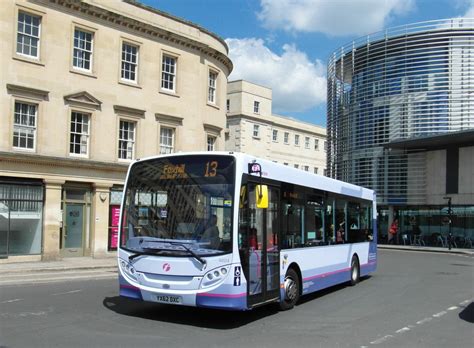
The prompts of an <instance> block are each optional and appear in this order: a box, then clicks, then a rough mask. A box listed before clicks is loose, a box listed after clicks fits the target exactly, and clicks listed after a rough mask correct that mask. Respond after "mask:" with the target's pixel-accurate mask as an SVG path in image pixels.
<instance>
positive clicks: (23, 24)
mask: <svg viewBox="0 0 474 348" xmlns="http://www.w3.org/2000/svg"><path fill="white" fill-rule="evenodd" d="M40 29H41V17H38V16H33V15H31V14H29V13H25V12H22V11H20V12H18V31H17V38H16V53H18V54H22V55H25V56H29V57H32V58H39V44H40V33H41V31H40Z"/></svg>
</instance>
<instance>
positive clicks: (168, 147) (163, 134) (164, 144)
mask: <svg viewBox="0 0 474 348" xmlns="http://www.w3.org/2000/svg"><path fill="white" fill-rule="evenodd" d="M173 152H174V129H173V128H167V127H161V128H160V154H167V153H173Z"/></svg>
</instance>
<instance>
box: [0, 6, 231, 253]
mask: <svg viewBox="0 0 474 348" xmlns="http://www.w3.org/2000/svg"><path fill="white" fill-rule="evenodd" d="M0 28H1V29H0V38H1V42H2V46H1V47H2V50H1V52H0V58H1V62H2V64H1V66H2V68H1V69H2V73H1V75H0V85H1V86H2V89H1V92H0V124H1V126H0V258H4V259H5V258H6V259H7V260H6V261H5V260H3V262H10V261H19V260H40V259H43V260H49V259H58V258H61V257H66V256H83V255H85V256H88V255H91V256H94V257H102V256H106V255H107V254H108V253H109V251H110V250H113V249H114V247H115V246H116V243H117V241H116V237H117V227H116V226H117V223H118V215H117V213H118V205H119V204H120V200H121V191H120V190H121V189H122V185H123V183H124V179H125V175H126V170H127V167H128V164H129V163H130V161H131V160H133V159H135V158H141V157H146V156H151V155H156V154H159V153H169V152H178V151H188V150H206V149H214V150H224V129H225V127H226V115H225V112H226V109H225V105H226V84H227V77H228V75H229V74H230V72H231V70H232V62H231V61H230V59H229V58H228V47H227V45H226V44H225V42H224V41H223V40H222V39H221V38H219V37H217V36H216V35H214V34H212V33H210V32H209V31H207V30H206V29H204V28H201V27H199V26H197V25H195V24H193V23H190V22H187V21H185V20H182V19H179V18H176V17H173V16H171V15H169V14H166V13H163V12H160V11H158V10H156V9H153V8H150V7H147V6H144V5H141V4H139V3H137V2H135V1H133V0H122V1H108V0H83V1H76V0H15V1H14V0H5V1H2V11H0ZM0 262H2V261H0Z"/></svg>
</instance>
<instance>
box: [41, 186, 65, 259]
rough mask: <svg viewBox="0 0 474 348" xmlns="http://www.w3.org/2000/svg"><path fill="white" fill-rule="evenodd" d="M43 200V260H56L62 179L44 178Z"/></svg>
mask: <svg viewBox="0 0 474 348" xmlns="http://www.w3.org/2000/svg"><path fill="white" fill-rule="evenodd" d="M44 183H45V202H44V221H43V253H42V257H41V259H42V260H43V261H49V260H58V259H60V258H61V254H60V249H59V245H60V238H61V233H60V228H61V224H62V219H63V216H62V212H61V190H62V185H63V184H64V183H65V181H64V180H50V179H45V180H44Z"/></svg>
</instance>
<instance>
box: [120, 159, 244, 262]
mask: <svg viewBox="0 0 474 348" xmlns="http://www.w3.org/2000/svg"><path fill="white" fill-rule="evenodd" d="M234 182H235V160H234V158H233V157H230V156H222V155H220V156H218V155H211V156H209V155H189V156H177V157H162V158H154V159H150V160H147V161H140V162H137V163H134V164H133V165H132V167H131V169H130V173H129V176H128V181H127V186H126V189H125V202H124V205H123V211H122V229H121V238H120V246H121V248H123V249H126V250H129V251H132V252H134V253H136V254H141V253H143V254H148V255H149V254H153V255H154V254H156V255H167V256H189V254H190V253H191V254H192V255H194V256H197V257H198V258H199V257H200V256H202V255H217V254H222V253H228V252H231V251H232V207H233V205H234V202H233V194H234Z"/></svg>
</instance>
